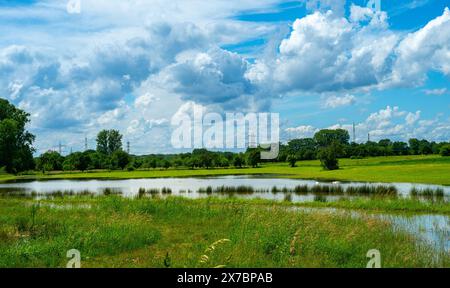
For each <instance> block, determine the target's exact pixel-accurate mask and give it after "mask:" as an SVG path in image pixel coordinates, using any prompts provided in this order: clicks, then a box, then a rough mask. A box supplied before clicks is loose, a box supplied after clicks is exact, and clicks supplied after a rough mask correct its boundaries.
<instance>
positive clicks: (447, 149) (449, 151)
mask: <svg viewBox="0 0 450 288" xmlns="http://www.w3.org/2000/svg"><path fill="white" fill-rule="evenodd" d="M440 154H441V156H444V157H448V156H450V145H444V146H442V147H441V151H440Z"/></svg>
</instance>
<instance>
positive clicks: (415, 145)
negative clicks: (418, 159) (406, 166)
mask: <svg viewBox="0 0 450 288" xmlns="http://www.w3.org/2000/svg"><path fill="white" fill-rule="evenodd" d="M408 143H409V150H410V151H411V154H412V155H418V154H419V148H420V141H419V140H418V139H416V138H412V139H409V141H408Z"/></svg>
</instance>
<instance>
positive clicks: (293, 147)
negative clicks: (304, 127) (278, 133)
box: [286, 138, 316, 160]
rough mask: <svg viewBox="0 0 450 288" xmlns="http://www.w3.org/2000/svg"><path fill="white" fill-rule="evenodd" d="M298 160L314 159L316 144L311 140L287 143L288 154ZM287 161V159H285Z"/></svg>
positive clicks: (297, 140) (296, 140)
mask: <svg viewBox="0 0 450 288" xmlns="http://www.w3.org/2000/svg"><path fill="white" fill-rule="evenodd" d="M290 154H291V155H292V154H293V155H295V156H296V157H297V158H298V159H299V160H312V159H315V157H316V142H315V141H314V139H312V138H303V139H294V140H291V141H289V143H288V154H287V157H288V156H289V155H290ZM286 160H287V158H286Z"/></svg>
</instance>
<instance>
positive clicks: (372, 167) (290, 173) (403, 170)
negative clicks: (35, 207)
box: [0, 155, 450, 185]
mask: <svg viewBox="0 0 450 288" xmlns="http://www.w3.org/2000/svg"><path fill="white" fill-rule="evenodd" d="M340 167H341V169H339V170H333V171H326V170H324V169H323V168H322V167H321V165H320V162H319V161H317V160H315V161H299V162H297V167H294V168H291V167H289V165H288V164H287V163H275V164H274V163H269V164H262V165H261V166H260V167H259V168H242V169H236V168H228V169H167V170H165V169H151V170H137V171H130V172H128V171H89V172H84V173H83V172H69V173H67V172H52V173H48V174H39V173H37V174H32V175H21V176H11V175H6V174H4V175H0V181H8V180H27V179H28V180H32V179H42V180H44V179H132V178H158V177H200V176H220V175H264V174H265V175H277V177H289V178H302V179H317V180H340V181H369V182H411V183H427V184H441V185H450V157H441V156H438V155H432V156H389V157H374V158H366V159H355V160H353V159H341V160H340Z"/></svg>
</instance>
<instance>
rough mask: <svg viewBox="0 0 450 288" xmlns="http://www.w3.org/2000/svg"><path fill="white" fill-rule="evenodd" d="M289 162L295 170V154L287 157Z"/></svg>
mask: <svg viewBox="0 0 450 288" xmlns="http://www.w3.org/2000/svg"><path fill="white" fill-rule="evenodd" d="M287 161H288V162H289V165H290V166H291V167H292V168H294V167H295V166H296V163H297V157H296V156H295V155H294V154H290V155H288V157H287Z"/></svg>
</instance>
